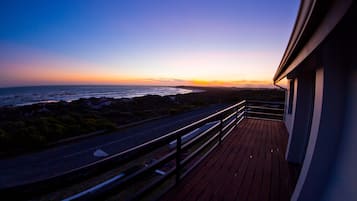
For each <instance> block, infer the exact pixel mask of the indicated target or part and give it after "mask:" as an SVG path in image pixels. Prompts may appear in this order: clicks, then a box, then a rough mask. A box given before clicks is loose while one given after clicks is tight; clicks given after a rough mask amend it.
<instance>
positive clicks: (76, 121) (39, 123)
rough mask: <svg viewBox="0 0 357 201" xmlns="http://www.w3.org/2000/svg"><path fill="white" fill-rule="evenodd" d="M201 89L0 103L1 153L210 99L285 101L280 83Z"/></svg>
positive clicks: (172, 112) (188, 107) (32, 147)
mask: <svg viewBox="0 0 357 201" xmlns="http://www.w3.org/2000/svg"><path fill="white" fill-rule="evenodd" d="M195 88H196V87H195ZM196 89H198V87H197V88H196ZM205 89H206V90H205V91H204V92H199V93H186V94H177V95H166V96H159V95H145V96H140V97H133V98H119V99H115V98H81V99H78V100H75V101H72V102H64V101H60V102H57V103H47V104H33V105H27V106H21V107H0V156H1V155H2V156H6V155H11V154H15V155H16V154H17V153H26V152H28V151H31V150H36V149H43V148H44V147H46V146H47V145H48V144H50V143H53V142H56V141H59V140H63V139H66V138H72V137H76V136H80V135H85V134H88V133H92V132H96V131H100V130H104V131H107V132H111V131H113V130H116V129H118V127H120V126H123V125H127V124H130V123H133V122H140V121H144V120H147V119H152V118H157V117H160V116H167V115H175V114H179V113H182V112H186V111H190V110H193V109H196V108H202V107H207V106H209V105H215V104H231V103H236V102H238V101H241V100H244V99H247V100H265V101H283V100H284V97H285V95H284V91H282V90H280V89H244V90H243V89H232V88H205ZM200 90H202V88H201V89H200Z"/></svg>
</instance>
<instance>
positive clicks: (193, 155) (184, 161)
mask: <svg viewBox="0 0 357 201" xmlns="http://www.w3.org/2000/svg"><path fill="white" fill-rule="evenodd" d="M218 136H219V133H216V134H214V135H213V136H212V137H211V138H210V139H208V140H207V141H206V142H205V143H204V144H202V145H201V146H200V147H199V148H197V149H196V150H195V151H193V152H192V153H191V154H190V155H188V156H187V157H186V158H185V159H183V160H182V161H181V165H182V166H184V165H186V164H187V163H188V162H189V161H191V160H192V159H193V157H195V156H196V155H197V154H198V153H200V152H201V151H202V150H203V149H204V148H206V146H207V145H208V144H210V143H211V142H213V141H214V140H216V138H217V137H218Z"/></svg>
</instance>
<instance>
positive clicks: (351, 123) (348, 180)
mask: <svg viewBox="0 0 357 201" xmlns="http://www.w3.org/2000/svg"><path fill="white" fill-rule="evenodd" d="M355 58H356V57H355ZM347 88H348V95H347V101H346V110H345V113H344V119H345V121H344V127H343V131H341V132H342V138H341V141H340V146H339V147H340V149H339V151H338V154H337V156H336V162H335V165H334V167H333V168H332V171H331V176H330V179H329V182H328V185H327V187H326V192H325V194H324V196H323V199H322V200H324V201H337V200H357V182H356V179H357V172H356V170H357V156H356V153H357V144H356V143H357V62H356V61H355V62H354V65H353V66H351V69H350V71H349V82H348V87H347Z"/></svg>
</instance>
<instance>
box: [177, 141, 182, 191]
mask: <svg viewBox="0 0 357 201" xmlns="http://www.w3.org/2000/svg"><path fill="white" fill-rule="evenodd" d="M181 144H182V140H181V135H177V137H176V184H178V183H179V181H180V177H181V151H182V150H181Z"/></svg>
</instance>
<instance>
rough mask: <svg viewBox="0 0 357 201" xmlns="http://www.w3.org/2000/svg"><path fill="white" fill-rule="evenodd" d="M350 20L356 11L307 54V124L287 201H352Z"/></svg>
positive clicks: (355, 113)
mask: <svg viewBox="0 0 357 201" xmlns="http://www.w3.org/2000/svg"><path fill="white" fill-rule="evenodd" d="M354 11H355V10H354ZM352 16H353V17H352ZM354 19H356V12H350V13H349V14H348V15H347V16H346V17H345V20H344V21H343V22H341V23H340V24H339V26H338V27H337V28H336V29H335V30H334V31H333V32H332V33H331V34H330V35H329V36H328V38H326V39H325V41H324V42H323V44H321V45H320V46H319V48H318V49H316V50H315V51H314V52H313V58H315V59H316V60H317V62H315V66H314V68H315V69H316V77H315V96H314V109H313V115H312V124H311V130H310V136H309V140H308V146H307V149H306V154H305V158H304V162H303V166H302V169H301V172H300V176H299V179H298V182H297V185H296V188H295V190H294V193H293V195H292V198H291V200H292V201H297V200H298V201H310V200H311V201H318V200H326V201H337V200H357V190H356V186H357V180H356V178H357V171H356V170H357V157H356V153H357V144H356V142H357V121H356V119H357V72H356V71H357V70H356V69H357V51H356V49H357V40H356V36H357V32H356V31H355V30H353V29H352V28H351V27H353V25H354V23H355V22H354ZM303 67H305V68H307V67H308V66H303Z"/></svg>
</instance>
